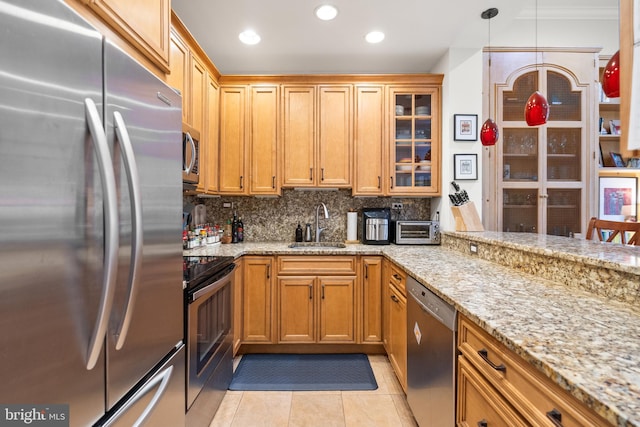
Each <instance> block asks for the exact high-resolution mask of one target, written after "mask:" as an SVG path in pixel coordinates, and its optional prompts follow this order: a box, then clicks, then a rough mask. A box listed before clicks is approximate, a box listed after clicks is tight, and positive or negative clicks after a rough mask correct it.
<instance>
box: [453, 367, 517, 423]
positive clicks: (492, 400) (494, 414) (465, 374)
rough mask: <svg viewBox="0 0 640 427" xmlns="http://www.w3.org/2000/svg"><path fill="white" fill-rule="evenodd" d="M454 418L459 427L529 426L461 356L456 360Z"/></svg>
mask: <svg viewBox="0 0 640 427" xmlns="http://www.w3.org/2000/svg"><path fill="white" fill-rule="evenodd" d="M457 419H458V424H457V425H458V426H459V427H467V426H468V427H477V426H487V427H519V426H523V427H524V426H528V424H527V423H526V422H525V421H524V420H523V419H522V417H520V416H519V415H518V414H517V413H516V412H515V411H514V410H513V409H512V408H511V405H509V403H507V401H506V400H504V399H503V398H502V396H500V394H498V393H497V392H496V391H495V389H494V388H493V387H491V385H489V384H487V382H486V381H485V380H484V378H482V375H481V374H480V373H479V372H478V371H477V370H475V369H474V368H473V366H471V365H470V364H469V362H467V360H466V359H465V358H464V357H460V359H459V360H458V407H457Z"/></svg>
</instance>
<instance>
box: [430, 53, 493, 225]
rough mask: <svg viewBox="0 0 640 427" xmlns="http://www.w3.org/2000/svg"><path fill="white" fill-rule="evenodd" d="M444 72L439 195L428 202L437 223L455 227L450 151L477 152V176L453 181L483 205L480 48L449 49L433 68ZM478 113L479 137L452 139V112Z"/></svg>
mask: <svg viewBox="0 0 640 427" xmlns="http://www.w3.org/2000/svg"><path fill="white" fill-rule="evenodd" d="M432 72H433V73H442V74H444V75H445V78H444V81H443V83H442V197H441V198H434V199H433V200H432V202H431V214H432V216H433V215H434V214H435V212H436V211H439V212H440V227H441V228H442V229H443V230H448V231H451V230H454V229H455V222H454V220H453V215H452V214H451V202H450V201H449V196H448V194H449V193H453V192H454V190H453V187H451V181H453V177H454V174H453V155H454V154H476V155H477V157H478V179H477V180H474V181H456V182H457V183H458V184H459V185H460V187H461V188H462V189H464V190H466V191H467V193H469V196H470V198H471V200H472V201H473V202H474V203H475V205H476V207H477V208H478V211H479V212H478V214H479V215H480V214H481V212H480V210H481V206H482V180H481V176H482V173H481V172H482V144H481V143H480V137H479V132H480V126H482V123H483V122H484V121H485V120H486V118H485V117H483V116H482V97H483V93H482V51H481V50H476V49H450V50H449V51H448V52H447V54H446V55H444V56H443V57H442V59H441V60H440V61H439V62H438V64H437V65H436V67H434V69H433V70H432ZM454 114H477V115H478V140H477V141H474V142H469V141H464V142H461V141H454V140H453V115H454Z"/></svg>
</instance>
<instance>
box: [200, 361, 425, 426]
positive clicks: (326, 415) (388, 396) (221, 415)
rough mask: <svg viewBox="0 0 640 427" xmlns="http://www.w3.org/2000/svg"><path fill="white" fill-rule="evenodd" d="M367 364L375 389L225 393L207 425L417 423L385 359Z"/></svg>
mask: <svg viewBox="0 0 640 427" xmlns="http://www.w3.org/2000/svg"><path fill="white" fill-rule="evenodd" d="M239 361H240V358H236V359H235V360H234V367H235V366H237V364H238V362H239ZM369 362H370V363H371V368H372V369H373V373H374V375H375V377H376V381H377V383H378V389H377V390H365V391H294V392H290V391H227V394H226V395H225V397H224V400H223V401H222V404H221V405H220V408H219V409H218V412H217V413H216V416H215V418H214V419H213V421H212V422H211V425H210V427H258V426H264V427H266V426H273V427H284V426H286V427H316V426H318V427H320V426H321V427H417V424H416V422H415V420H414V418H413V415H412V414H411V410H410V409H409V406H408V405H407V401H406V398H405V395H404V392H403V391H402V387H401V386H400V383H399V382H398V380H397V378H396V376H395V374H394V372H393V369H392V368H391V365H390V364H389V360H388V359H387V357H386V356H383V355H371V356H369Z"/></svg>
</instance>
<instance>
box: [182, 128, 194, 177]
mask: <svg viewBox="0 0 640 427" xmlns="http://www.w3.org/2000/svg"><path fill="white" fill-rule="evenodd" d="M184 137H185V138H187V141H189V143H190V144H191V149H192V150H193V151H192V152H193V155H192V156H191V164H190V165H189V166H187V167H186V169H185V170H184V171H185V172H186V173H188V174H189V173H191V169H193V167H194V166H195V164H196V143H195V142H193V138H192V137H191V134H190V133H189V132H187V133H185V134H184Z"/></svg>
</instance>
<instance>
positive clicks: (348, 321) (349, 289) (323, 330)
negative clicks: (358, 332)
mask: <svg viewBox="0 0 640 427" xmlns="http://www.w3.org/2000/svg"><path fill="white" fill-rule="evenodd" d="M318 281H319V290H320V318H319V329H320V330H319V334H320V335H319V338H318V341H319V342H333V343H345V342H350V343H351V342H355V289H356V286H355V284H356V279H355V277H319V278H318Z"/></svg>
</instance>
